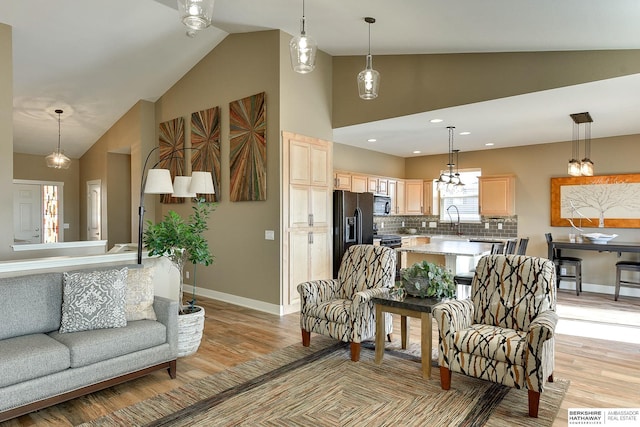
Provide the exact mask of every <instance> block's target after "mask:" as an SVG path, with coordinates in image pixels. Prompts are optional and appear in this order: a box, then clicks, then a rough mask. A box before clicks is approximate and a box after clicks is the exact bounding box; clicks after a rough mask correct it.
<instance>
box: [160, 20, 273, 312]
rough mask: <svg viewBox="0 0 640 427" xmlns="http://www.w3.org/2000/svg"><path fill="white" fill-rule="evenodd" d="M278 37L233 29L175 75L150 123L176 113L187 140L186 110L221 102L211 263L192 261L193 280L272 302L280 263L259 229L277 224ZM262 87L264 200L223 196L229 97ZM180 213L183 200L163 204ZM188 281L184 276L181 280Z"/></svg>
mask: <svg viewBox="0 0 640 427" xmlns="http://www.w3.org/2000/svg"><path fill="white" fill-rule="evenodd" d="M279 69H280V36H279V32H278V31H265V32H257V33H246V34H234V35H230V36H228V37H227V38H226V39H225V40H224V41H222V43H220V44H219V45H218V46H217V47H216V48H215V49H214V50H213V51H212V52H210V53H209V54H208V55H207V56H205V57H204V58H203V59H202V60H201V61H200V62H199V63H198V64H197V65H196V66H195V67H193V68H192V69H191V70H190V71H189V72H188V73H187V74H185V76H184V77H183V78H182V79H180V80H179V81H178V82H177V83H176V84H175V85H174V86H173V87H172V88H171V89H169V90H168V91H167V92H166V93H165V94H164V95H162V97H161V98H160V99H159V100H158V101H157V102H156V129H157V126H158V125H159V124H160V123H161V122H164V121H167V120H171V119H174V118H176V117H184V118H185V121H186V123H187V131H186V135H187V140H188V143H187V146H189V142H190V141H189V132H190V115H191V113H192V112H196V111H200V110H204V109H207V108H211V107H214V106H220V109H221V120H220V123H221V145H222V146H221V152H222V159H221V167H222V176H221V180H220V181H221V182H220V188H221V193H222V194H220V202H219V203H218V204H217V207H216V210H215V212H213V214H212V215H211V219H210V221H209V231H207V232H206V238H207V240H208V241H209V244H210V246H211V249H212V252H213V254H214V255H215V262H214V264H213V265H211V266H208V267H203V266H199V267H198V272H197V286H198V287H200V288H206V289H210V290H215V291H218V292H222V293H225V294H231V295H236V296H239V297H244V298H249V299H255V300H260V301H265V302H267V303H272V304H279V302H280V286H279V283H280V282H279V280H280V279H279V278H280V268H279V267H280V263H279V258H278V254H279V246H278V243H279V242H277V241H275V242H270V241H265V240H264V230H278V229H279V227H278V224H279V212H280V211H279V208H280V199H279V197H280V189H279V187H280V179H279V178H280V165H279V153H280V150H279V148H280V143H279V141H280V126H279V123H280V81H279ZM260 92H265V98H266V112H267V200H266V201H259V202H233V203H232V202H230V201H229V182H230V177H229V103H230V102H232V101H235V100H238V99H241V98H244V97H247V96H251V95H254V94H257V93H260ZM169 210H175V211H176V212H178V213H180V214H181V215H182V216H183V217H186V216H187V215H189V214H190V212H191V208H190V204H189V203H186V204H182V205H163V206H162V207H161V211H162V212H163V213H166V212H167V211H169ZM187 282H189V280H187Z"/></svg>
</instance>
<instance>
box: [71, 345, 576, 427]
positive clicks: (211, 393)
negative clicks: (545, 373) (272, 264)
mask: <svg viewBox="0 0 640 427" xmlns="http://www.w3.org/2000/svg"><path fill="white" fill-rule="evenodd" d="M387 347H388V348H387V350H386V351H385V354H384V359H383V361H382V364H380V365H376V364H375V363H374V362H373V359H374V347H373V345H372V344H367V343H365V345H364V346H363V349H362V353H361V356H360V361H359V362H352V361H351V360H350V357H349V347H348V345H346V344H343V343H335V342H334V341H330V340H326V339H324V337H317V339H316V337H315V336H314V339H313V340H312V346H311V347H309V348H305V347H303V346H302V345H301V344H297V345H293V346H290V347H287V348H285V349H282V350H279V351H276V352H274V353H272V354H270V355H268V356H265V357H261V358H258V359H255V360H252V361H250V362H247V363H243V364H241V365H238V366H236V367H233V368H230V369H227V370H225V371H223V372H220V373H218V374H215V375H211V376H209V377H206V378H203V379H200V380H197V381H194V382H193V383H190V384H188V385H187V386H184V387H181V388H178V389H176V390H173V391H171V392H168V393H165V394H162V395H159V396H156V397H154V398H151V399H148V400H145V401H143V402H140V403H138V404H136V405H132V406H130V407H127V408H124V409H121V410H119V411H116V412H113V413H111V414H109V415H107V416H104V417H102V418H99V419H96V420H94V421H91V422H89V423H86V424H83V426H87V427H88V426H143V425H146V426H278V427H280V426H314V427H318V426H341V427H342V426H367V427H368V426H430V427H431V426H465V427H471V426H500V427H502V426H507V425H508V426H551V425H552V424H553V420H554V418H555V417H556V415H557V413H558V410H559V407H560V403H561V402H562V399H563V398H564V395H565V393H566V391H567V389H568V386H569V382H568V381H565V380H558V379H556V381H555V382H554V383H550V384H549V385H548V387H547V388H546V389H545V391H544V393H542V396H541V401H540V412H539V418H529V417H528V415H527V413H528V412H527V411H528V409H527V392H526V390H516V389H512V388H509V387H503V386H500V385H497V384H492V383H489V382H486V381H480V380H477V379H474V378H469V377H466V376H463V375H459V374H454V375H453V380H452V384H451V389H450V390H448V391H444V390H442V389H441V388H440V378H439V370H438V369H437V367H435V365H436V361H433V365H434V369H433V370H432V375H431V379H430V380H424V379H423V378H422V374H421V368H420V358H419V357H418V356H416V348H415V346H414V347H412V348H410V349H409V350H405V351H401V350H400V349H399V348H398V344H397V343H387ZM417 352H418V354H419V346H418V350H417Z"/></svg>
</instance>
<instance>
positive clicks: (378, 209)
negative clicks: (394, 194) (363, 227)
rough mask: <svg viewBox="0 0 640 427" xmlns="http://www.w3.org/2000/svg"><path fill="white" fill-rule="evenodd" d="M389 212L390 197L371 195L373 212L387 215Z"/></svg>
mask: <svg viewBox="0 0 640 427" xmlns="http://www.w3.org/2000/svg"><path fill="white" fill-rule="evenodd" d="M390 213H391V197H389V196H375V195H374V196H373V214H374V215H389V214H390Z"/></svg>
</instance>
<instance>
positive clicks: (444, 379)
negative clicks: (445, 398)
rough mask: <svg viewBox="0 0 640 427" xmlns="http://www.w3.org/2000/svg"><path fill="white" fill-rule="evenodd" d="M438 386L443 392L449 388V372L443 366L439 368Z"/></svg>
mask: <svg viewBox="0 0 640 427" xmlns="http://www.w3.org/2000/svg"><path fill="white" fill-rule="evenodd" d="M440 386H441V387H442V389H443V390H449V389H450V388H451V370H450V369H449V368H445V367H444V366H440Z"/></svg>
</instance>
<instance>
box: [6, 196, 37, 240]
mask: <svg viewBox="0 0 640 427" xmlns="http://www.w3.org/2000/svg"><path fill="white" fill-rule="evenodd" d="M40 193H41V187H40V185H38V184H14V185H13V241H14V242H15V243H42V197H41V194H40Z"/></svg>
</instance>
